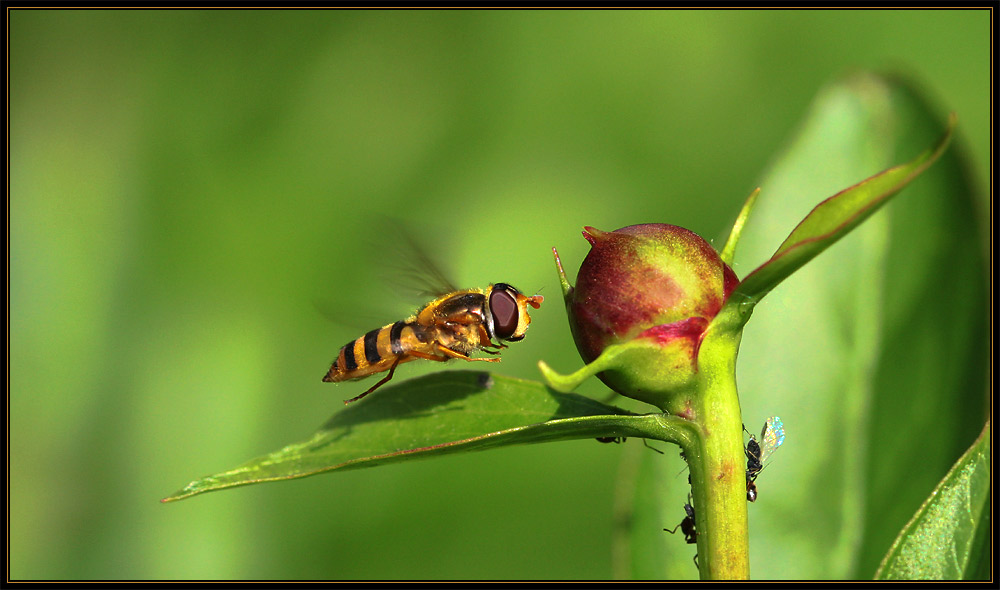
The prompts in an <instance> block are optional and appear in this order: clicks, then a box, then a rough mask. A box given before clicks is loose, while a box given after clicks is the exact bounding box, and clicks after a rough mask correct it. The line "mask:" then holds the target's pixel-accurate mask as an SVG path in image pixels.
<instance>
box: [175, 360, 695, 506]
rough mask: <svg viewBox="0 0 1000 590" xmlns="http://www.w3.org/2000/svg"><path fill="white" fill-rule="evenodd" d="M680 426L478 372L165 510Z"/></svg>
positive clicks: (418, 387)
mask: <svg viewBox="0 0 1000 590" xmlns="http://www.w3.org/2000/svg"><path fill="white" fill-rule="evenodd" d="M676 420H678V419H677V418H672V417H667V416H663V415H660V414H647V415H636V414H633V413H631V412H627V411H625V410H622V409H620V408H616V407H613V406H609V405H606V404H602V403H600V402H597V401H594V400H592V399H590V398H587V397H583V396H580V395H576V394H563V393H557V392H554V391H551V390H549V389H547V388H546V387H545V386H544V385H542V384H540V383H537V382H534V381H526V380H521V379H513V378H510V377H504V376H501V375H495V374H492V373H486V372H477V371H448V372H443V373H435V374H432V375H427V376H425V377H421V378H417V379H412V380H409V381H406V382H403V383H399V384H396V385H392V386H388V387H385V388H383V389H380V390H379V391H378V392H376V393H373V394H372V395H371V397H369V398H366V399H365V400H364V401H363V402H360V403H357V404H355V405H352V406H349V407H347V408H345V409H343V410H341V411H340V412H338V413H337V414H335V415H334V416H333V417H331V418H330V419H329V420H328V421H327V422H326V424H324V425H323V427H322V428H320V429H319V430H318V431H317V432H316V433H315V434H313V435H312V436H311V437H310V438H309V439H307V440H305V441H303V442H300V443H296V444H292V445H288V446H286V447H284V448H283V449H281V450H278V451H275V452H273V453H270V454H268V455H264V456H262V457H258V458H256V459H254V460H252V461H249V462H248V463H245V464H243V465H241V466H239V467H237V468H235V469H232V470H229V471H226V472H223V473H219V474H216V475H212V476H208V477H203V478H201V479H198V480H195V481H193V482H191V483H190V484H188V485H187V486H186V487H184V488H183V489H182V490H180V491H178V492H176V493H175V494H172V495H170V496H168V497H167V498H164V500H163V501H164V502H169V501H173V500H180V499H183V498H187V497H189V496H193V495H195V494H200V493H202V492H208V491H213V490H220V489H224V488H230V487H234V486H240V485H247V484H252V483H260V482H265V481H276V480H283V479H291V478H296V477H304V476H307V475H314V474H317V473H323V472H326V471H332V470H346V469H355V468H358V467H373V466H375V465H382V464H386V463H392V462H396V461H405V460H411V459H417V458H421V457H430V456H437V455H444V454H449V453H456V452H465V451H474V450H483V449H488V448H493V447H499V446H504V445H513V444H525V443H533V442H542V441H554V440H567V439H577V438H591V437H598V436H644V435H645V436H650V435H656V433H657V432H658V429H659V431H660V432H662V428H663V427H664V423H666V424H668V425H669V424H670V423H671V422H673V421H676ZM659 436H662V434H659Z"/></svg>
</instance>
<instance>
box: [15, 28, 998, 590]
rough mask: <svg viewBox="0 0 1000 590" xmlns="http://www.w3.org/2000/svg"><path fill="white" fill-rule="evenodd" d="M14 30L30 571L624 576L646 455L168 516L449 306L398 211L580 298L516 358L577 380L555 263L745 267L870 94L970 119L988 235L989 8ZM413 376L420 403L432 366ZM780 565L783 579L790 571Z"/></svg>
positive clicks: (572, 455)
mask: <svg viewBox="0 0 1000 590" xmlns="http://www.w3.org/2000/svg"><path fill="white" fill-rule="evenodd" d="M8 17H9V22H8V24H9V33H10V71H9V76H10V131H9V133H10V156H9V157H10V187H9V188H10V328H9V330H10V397H9V441H10V448H9V453H10V458H9V460H10V488H9V489H10V500H9V502H10V511H9V514H10V523H9V526H10V547H9V554H10V569H9V575H10V576H11V577H12V578H14V579H24V578H100V579H107V578H153V579H158V578H210V579H216V578H220V579H228V578H294V579H299V578H301V579H311V578H352V579H353V578H362V579H367V578H390V579H395V578H543V579H544V578H574V579H576V578H608V577H610V576H611V575H612V565H611V564H612V551H611V530H612V519H613V515H612V504H613V490H614V481H615V477H616V473H617V470H618V463H619V459H620V456H621V453H622V452H623V448H625V447H627V446H628V444H633V443H632V441H630V442H629V443H628V444H626V445H599V444H596V443H594V442H593V441H573V442H564V443H558V444H548V445H534V446H528V447H515V448H509V449H501V450H494V451H488V452H484V453H476V454H471V455H467V456H453V457H446V458H441V459H435V460H428V461H417V462H413V463H409V464H400V465H393V466H388V467H385V468H379V469H371V470H359V471H351V472H345V473H336V474H329V475H322V476H318V477H312V478H306V479H301V480H295V481H291V482H281V483H272V484H265V485H260V486H249V487H245V488H239V489H235V490H227V491H223V492H218V493H212V494H208V495H205V496H200V497H197V498H193V499H190V500H186V501H183V502H179V503H175V504H168V505H161V504H160V503H159V502H158V500H159V499H160V498H162V497H163V496H165V495H167V494H169V493H171V492H174V491H175V490H177V489H179V488H180V487H182V486H183V485H185V484H186V483H187V482H188V481H190V480H192V479H194V478H196V477H199V476H202V475H206V474H209V473H214V472H218V471H222V470H225V469H228V468H230V467H233V466H235V465H237V464H239V463H242V462H244V461H245V460H247V459H250V458H252V457H254V456H257V455H260V454H263V453H265V452H269V451H271V450H275V449H277V448H280V447H281V446H283V445H284V444H287V443H290V442H294V441H298V440H301V439H303V438H305V437H307V436H308V435H309V433H311V432H312V431H313V430H314V429H315V428H317V427H318V426H319V425H320V424H322V423H323V422H324V421H325V420H326V419H327V418H328V417H329V416H330V415H332V414H333V413H334V412H336V411H338V410H339V409H340V408H341V407H342V406H341V400H342V399H344V398H346V397H350V396H353V395H355V394H356V393H358V392H359V389H358V388H359V387H360V384H354V385H339V386H334V385H330V384H324V383H321V382H320V377H322V375H323V374H324V373H325V371H326V369H327V367H328V365H329V362H330V361H331V360H332V358H333V357H334V355H335V354H336V351H337V349H338V348H339V347H340V345H342V344H343V343H344V342H346V341H348V340H350V339H352V338H354V337H356V336H358V335H360V334H361V333H363V332H364V331H366V330H368V329H370V328H372V327H375V326H378V325H381V324H383V323H386V322H389V321H393V320H395V319H398V318H399V317H401V316H402V315H405V314H406V313H407V312H408V311H409V310H411V309H412V308H413V307H414V306H415V305H416V304H418V303H419V301H412V300H404V298H403V297H402V296H401V295H400V293H399V291H398V290H397V289H396V288H395V287H393V286H391V285H390V284H387V282H386V281H385V277H384V275H385V274H386V269H387V268H391V263H392V260H389V259H390V258H392V256H391V255H390V253H391V252H392V251H393V250H392V246H393V245H394V244H395V243H396V238H397V236H396V234H395V233H394V232H393V231H392V230H391V229H390V227H389V225H388V224H387V223H386V216H389V217H392V218H395V219H399V220H402V221H403V222H405V223H406V224H407V225H408V226H410V227H412V228H414V229H413V231H414V232H415V233H417V234H419V235H421V236H424V237H426V238H427V239H428V241H429V242H430V243H431V249H432V250H435V251H436V254H437V255H438V256H439V257H440V258H441V259H443V261H444V262H445V264H446V265H447V266H448V267H450V268H451V270H452V271H453V273H454V276H455V277H456V282H458V283H461V284H463V285H485V284H488V283H490V282H493V281H505V282H510V283H513V284H515V285H517V286H519V287H520V288H521V289H522V290H524V291H529V292H534V291H537V290H539V289H541V292H542V294H544V295H546V296H547V297H550V298H551V299H548V300H547V303H546V305H545V306H543V308H542V309H541V310H539V311H538V312H535V314H533V318H534V321H535V323H534V324H533V325H532V330H531V332H530V333H529V335H528V336H529V337H528V338H526V339H525V340H524V342H522V343H519V344H517V345H516V346H514V347H512V348H511V349H510V350H509V351H508V352H507V353H506V354H505V356H504V363H503V365H502V366H501V369H502V371H503V372H504V373H506V374H510V375H516V376H522V377H526V378H537V370H536V368H535V363H536V362H537V360H538V359H540V358H545V359H546V360H547V361H548V362H549V363H550V364H551V365H552V366H554V367H556V368H558V369H563V370H569V369H572V368H574V367H576V366H578V364H579V359H578V357H577V355H576V352H575V349H574V346H573V344H572V341H571V340H570V338H569V334H568V330H567V325H566V319H565V312H564V310H563V308H562V306H561V305H560V304H559V301H558V293H559V287H558V282H557V279H556V274H555V272H554V268H553V264H552V261H551V256H550V248H551V247H552V246H558V247H559V249H560V253H561V254H562V256H563V260H564V262H565V263H566V265H567V267H568V268H571V269H575V268H576V267H577V266H578V264H579V262H580V260H582V258H583V256H584V255H585V253H586V250H587V248H586V242H584V240H583V239H582V238H581V237H580V234H579V230H580V228H581V227H582V226H583V225H594V226H596V227H599V228H602V229H608V230H610V229H615V228H618V227H621V226H624V225H629V224H633V223H640V222H669V223H674V224H678V225H682V226H685V227H688V228H690V229H692V230H694V231H697V232H698V233H700V234H702V235H703V236H705V237H706V238H713V239H714V241H715V243H716V244H721V240H724V239H725V236H726V234H727V232H728V228H729V226H730V225H731V223H732V220H733V218H734V217H735V215H736V213H737V211H738V209H739V207H740V205H741V204H742V202H743V199H744V198H745V197H746V195H747V194H749V192H750V190H751V189H753V188H754V187H755V186H756V184H755V183H756V182H757V181H758V179H759V177H760V174H761V173H762V172H763V170H764V169H765V168H766V166H767V165H768V164H769V162H770V161H771V160H772V158H773V157H774V154H775V153H776V152H777V151H778V150H779V149H780V148H781V147H783V146H784V144H785V142H786V141H787V139H788V137H789V135H790V133H791V132H792V131H793V130H794V129H795V127H796V124H797V123H798V122H799V120H800V119H801V118H802V116H803V115H804V114H805V112H806V110H807V108H808V105H809V103H810V100H811V99H812V97H813V96H814V95H815V93H816V92H817V91H818V90H819V89H820V88H821V87H822V86H823V85H824V84H826V83H828V82H830V81H831V80H833V79H835V78H836V77H838V76H841V75H843V74H845V73H849V72H851V71H853V70H855V69H858V68H874V69H880V70H887V71H894V72H902V73H904V74H906V75H908V76H909V77H911V78H912V79H915V80H917V81H919V82H920V83H921V84H922V85H923V86H924V88H925V89H926V90H927V92H928V95H929V96H930V98H931V100H932V101H933V102H935V103H936V104H938V105H940V107H941V110H942V112H947V111H955V112H957V113H958V115H959V121H960V123H959V140H958V141H960V142H961V145H963V146H964V149H966V150H967V155H968V157H969V158H970V161H971V163H972V165H973V169H972V171H973V176H974V178H975V179H976V181H977V183H978V186H980V187H982V190H981V191H980V194H979V195H978V196H979V201H978V206H979V208H980V212H981V214H982V216H983V218H984V219H986V218H987V215H988V209H989V194H988V187H989V182H988V175H989V158H990V147H991V146H990V129H989V125H990V108H991V105H990V90H991V88H990V13H989V12H988V11H985V10H978V11H859V12H851V11H833V12H829V11H794V12H784V11H681V12H673V11H662V12H661V11H639V12H591V11H585V12H546V11H542V12H521V11H503V12H492V11H471V12H439V11H426V12H408V11H399V12H397V11H391V12H368V11H247V12H242V11H190V10H184V11H99V12H97V11H32V10H13V11H10V12H8ZM782 238H783V236H778V237H777V238H776V242H775V245H777V243H778V242H779V241H780V239H782ZM985 240H986V238H983V249H984V251H985V249H986V247H987V244H986V241H985ZM748 270H750V269H749V268H739V267H737V268H736V272H737V273H738V274H740V275H741V276H742V275H743V274H745V273H746V272H747V271H748ZM389 272H390V273H391V270H390V271H389ZM571 272H572V271H571ZM414 365H417V364H416V363H415V364H414ZM414 365H410V366H408V367H406V368H405V369H400V371H399V372H398V373H397V379H400V378H406V377H408V376H413V375H418V374H421V373H422V372H425V371H427V370H431V369H434V368H431V369H429V368H427V367H419V366H414ZM437 369H438V370H440V369H439V368H437ZM581 392H582V393H585V394H591V395H595V396H604V395H605V394H604V393H603V390H602V388H601V386H600V384H599V383H596V382H594V383H588V384H587V385H586V386H585V387H583V388H582V389H581ZM786 422H787V421H786ZM757 427H758V428H759V425H758V426H757ZM975 434H976V433H971V435H972V436H974V435H975ZM970 440H971V439H970ZM635 444H638V442H635ZM786 444H789V445H790V444H792V442H791V441H790V442H788V443H786ZM674 455H675V453H673V452H669V453H668V457H667V458H665V459H664V460H665V461H673V462H675V463H676V471H680V470H681V467H682V464H681V463H680V461H679V460H677V458H676V457H675V456H674ZM669 465H670V468H671V469H673V467H674V463H670V464H669ZM775 470H777V469H775ZM677 481H678V486H677V490H676V492H677V494H678V497H679V498H681V497H683V489H684V478H683V476H682V475H681V476H679V477H678V479H677ZM762 481H763V480H762ZM772 489H773V488H772ZM770 493H773V492H770ZM751 524H752V525H753V524H754V523H753V522H752V523H751ZM677 542H678V547H681V546H682V545H683V543H682V542H681V540H680V539H678V540H677ZM681 549H684V548H683V547H681ZM772 549H773V552H774V553H773V554H771V555H770V556H768V557H765V556H764V555H761V556H760V559H759V560H758V561H755V562H754V566H753V567H754V572H755V573H756V574H758V575H760V576H762V577H767V576H768V575H769V574H770V575H778V573H779V572H783V573H785V574H786V575H787V574H788V572H789V571H791V572H792V573H793V575H794V574H795V573H796V572H795V570H794V569H792V570H788V569H780V568H779V569H776V570H771V569H769V566H768V563H767V562H768V561H779V560H780V555H781V547H773V548H772ZM684 550H689V549H684ZM774 555H777V556H778V557H775V556H774ZM684 559H685V560H689V559H690V557H689V555H688V554H685V558H684ZM782 567H787V565H784V566H782ZM689 573H690V574H691V575H694V574H695V571H694V568H693V567H691V569H690V572H689ZM799 575H805V574H801V572H799ZM867 575H870V572H868V574H867Z"/></svg>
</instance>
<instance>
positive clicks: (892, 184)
mask: <svg viewBox="0 0 1000 590" xmlns="http://www.w3.org/2000/svg"><path fill="white" fill-rule="evenodd" d="M954 127H955V116H954V115H952V116H951V117H950V118H949V121H948V129H947V131H946V132H945V134H944V135H943V136H942V137H941V139H940V140H939V141H938V142H937V144H936V145H935V146H933V147H932V148H930V149H928V150H927V151H925V152H923V153H922V154H920V155H919V156H917V157H916V158H914V159H913V160H912V161H910V162H908V163H906V164H903V165H900V166H896V167H893V168H890V169H888V170H886V171H884V172H882V173H880V174H876V175H875V176H872V177H871V178H868V179H867V180H864V181H862V182H860V183H858V184H856V185H854V186H852V187H850V188H848V189H845V190H843V191H841V192H839V193H837V194H836V195H834V196H832V197H830V198H829V199H826V200H825V201H823V202H822V203H820V204H819V205H817V206H816V208H815V209H813V210H812V212H810V213H809V215H807V216H806V217H805V219H803V220H802V222H801V223H799V225H798V227H796V228H795V230H794V231H792V233H791V235H789V236H788V238H786V239H785V241H784V242H783V243H782V244H781V246H779V247H778V250H777V251H776V252H775V253H774V255H773V256H771V259H770V260H768V261H767V262H765V263H764V264H762V265H761V266H760V267H758V268H757V270H755V271H753V272H752V273H750V274H749V275H748V276H747V277H746V278H744V279H743V281H742V282H741V283H740V285H739V286H738V287H737V288H736V291H735V292H734V294H733V296H732V297H733V300H734V301H737V302H739V301H746V300H749V301H752V302H757V301H759V300H760V299H761V298H762V297H764V295H766V294H767V293H768V292H769V291H771V289H773V288H774V287H776V286H777V285H778V284H779V283H781V281H783V280H785V278H787V277H788V276H789V275H791V274H792V273H793V272H795V271H796V270H798V269H799V268H800V267H802V265H804V264H805V263H807V262H809V261H810V260H812V259H813V258H815V257H816V255H817V254H819V253H820V252H822V251H823V250H825V249H827V248H828V247H830V245H832V244H833V243H834V242H836V241H837V240H839V239H840V238H842V237H844V236H845V235H847V233H848V232H850V231H851V230H852V229H854V228H855V227H857V226H858V224H860V223H861V222H862V221H864V220H865V219H867V218H868V217H869V216H870V215H871V214H872V213H874V212H875V211H877V210H878V208H879V207H881V206H882V205H884V204H885V203H886V201H887V200H888V199H889V198H890V197H892V196H893V195H895V194H896V193H898V192H899V191H900V190H902V189H903V187H905V186H906V185H907V184H909V183H910V181H912V180H913V179H914V178H916V177H917V176H918V175H919V174H920V173H921V172H923V171H924V170H926V169H927V167H928V166H930V165H931V164H933V163H934V162H935V161H936V160H937V159H938V158H939V157H940V156H941V154H942V153H943V152H944V150H945V148H946V147H947V146H948V142H949V141H950V140H951V134H952V130H953V129H954ZM765 198H766V197H765ZM742 217H743V216H742V215H741V218H742ZM738 225H740V224H738ZM727 247H728V244H727ZM734 248H735V246H734ZM730 255H731V253H730Z"/></svg>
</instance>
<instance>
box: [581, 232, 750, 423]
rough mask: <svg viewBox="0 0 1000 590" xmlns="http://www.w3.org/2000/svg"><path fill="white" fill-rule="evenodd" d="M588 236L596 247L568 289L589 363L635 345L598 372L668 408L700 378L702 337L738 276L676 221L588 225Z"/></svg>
mask: <svg viewBox="0 0 1000 590" xmlns="http://www.w3.org/2000/svg"><path fill="white" fill-rule="evenodd" d="M583 237H584V238H586V239H587V241H588V242H590V244H591V246H592V248H591V250H590V253H589V254H587V257H586V259H585V260H584V261H583V264H582V265H581V266H580V272H579V274H578V276H577V282H576V286H575V287H574V288H573V289H572V290H570V291H569V292H568V293H567V295H566V307H567V311H568V314H569V320H570V328H571V329H572V331H573V337H574V339H575V340H576V345H577V348H578V349H579V351H580V354H581V355H582V356H583V358H584V360H585V361H586V362H587V363H591V362H593V361H594V360H595V359H596V358H597V357H598V356H600V354H601V352H603V351H604V350H605V348H607V347H608V346H611V345H620V344H626V343H627V344H629V346H628V349H627V350H626V351H624V352H623V353H622V354H621V355H620V356H619V357H616V360H615V363H614V368H608V369H605V370H603V371H602V372H601V373H599V374H598V377H600V379H601V380H602V381H603V382H604V383H605V384H607V385H608V387H610V388H611V389H613V390H615V391H617V392H618V393H620V394H622V395H625V396H628V397H632V398H635V399H639V400H642V401H646V402H649V403H652V404H654V405H657V406H659V407H661V408H664V409H666V407H667V406H668V405H669V404H670V401H671V397H672V395H673V394H675V393H677V392H681V391H685V390H687V389H688V388H689V386H690V385H691V384H692V383H693V382H694V378H695V377H696V375H697V372H698V349H699V346H700V344H701V338H702V336H703V334H704V333H705V329H706V328H707V327H708V325H709V323H710V322H711V321H712V318H714V317H715V315H716V314H717V313H718V312H719V309H720V308H721V307H722V304H723V302H724V301H725V300H726V297H728V296H729V294H730V293H731V292H732V291H733V289H735V288H736V285H737V284H738V283H739V279H737V277H736V274H735V273H733V271H732V269H730V268H729V266H728V265H726V264H725V263H724V262H723V261H722V260H721V259H720V258H719V254H718V252H716V251H715V249H714V248H712V246H711V245H710V244H709V243H708V242H706V241H705V240H703V239H702V238H701V237H700V236H698V235H697V234H695V233H694V232H692V231H689V230H686V229H684V228H682V227H678V226H676V225H668V224H663V223H651V224H643V225H632V226H628V227H623V228H622V229H619V230H616V231H613V232H604V231H600V230H597V229H594V228H592V227H586V228H584V231H583Z"/></svg>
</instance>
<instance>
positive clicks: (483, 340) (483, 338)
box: [478, 324, 507, 354]
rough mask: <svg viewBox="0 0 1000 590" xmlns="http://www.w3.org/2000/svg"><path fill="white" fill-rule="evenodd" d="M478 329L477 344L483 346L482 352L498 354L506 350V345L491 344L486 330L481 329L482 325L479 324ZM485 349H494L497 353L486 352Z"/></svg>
mask: <svg viewBox="0 0 1000 590" xmlns="http://www.w3.org/2000/svg"><path fill="white" fill-rule="evenodd" d="M478 328H479V342H480V344H481V345H482V346H483V352H488V353H490V354H500V350H501V349H504V348H507V345H506V344H504V343H503V342H501V343H500V344H493V341H492V340H491V339H490V335H489V334H488V333H487V332H486V328H485V327H483V325H482V324H479V326H478ZM486 347H490V348H496V349H497V351H496V352H493V351H492V350H487V349H486Z"/></svg>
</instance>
